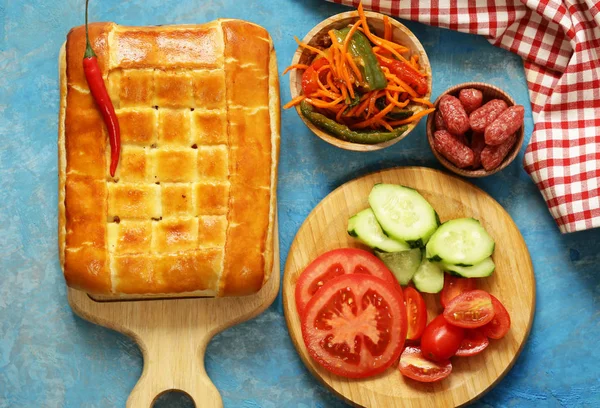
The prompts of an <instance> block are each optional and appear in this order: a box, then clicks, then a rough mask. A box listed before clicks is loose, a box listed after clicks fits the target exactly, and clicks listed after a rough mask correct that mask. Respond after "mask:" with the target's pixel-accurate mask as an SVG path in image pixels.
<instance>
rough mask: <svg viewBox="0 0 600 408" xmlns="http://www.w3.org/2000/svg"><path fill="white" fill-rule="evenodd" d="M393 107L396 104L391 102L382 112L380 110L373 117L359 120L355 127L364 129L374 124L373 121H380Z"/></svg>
mask: <svg viewBox="0 0 600 408" xmlns="http://www.w3.org/2000/svg"><path fill="white" fill-rule="evenodd" d="M392 109H394V104H393V103H390V104H389V105H388V106H386V107H385V109H383V110H382V111H381V112H379V113H378V114H376V115H375V116H373V117H372V118H371V119H368V120H365V121H363V122H359V123H357V124H356V125H354V126H353V127H354V128H356V129H364V128H366V127H368V126H370V125H372V124H373V123H375V122H377V121H379V120H380V119H383V117H384V116H385V115H387V114H388V113H390V112H391V111H392Z"/></svg>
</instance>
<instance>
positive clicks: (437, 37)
mask: <svg viewBox="0 0 600 408" xmlns="http://www.w3.org/2000/svg"><path fill="white" fill-rule="evenodd" d="M83 3H84V2H83V0H61V1H59V0H53V1H50V0H46V1H41V2H31V3H30V2H21V1H11V2H9V1H8V0H0V17H1V24H0V72H1V75H0V89H1V91H0V136H1V142H2V143H1V144H0V202H2V211H0V254H1V255H0V407H1V408H6V407H45V406H47V407H59V406H67V407H111V406H124V404H125V401H126V399H127V396H128V394H129V391H130V390H131V389H132V387H133V386H134V384H135V383H136V381H137V379H138V377H139V376H140V374H141V367H142V358H141V354H140V352H139V350H138V348H137V347H136V346H135V344H134V343H133V342H132V341H131V340H130V339H129V338H127V337H125V336H123V335H121V334H118V333H115V332H112V331H110V330H107V329H105V328H102V327H99V326H95V325H93V324H91V323H88V322H86V321H84V320H82V319H80V318H78V317H77V316H75V315H74V314H73V313H72V312H71V310H70V308H69V305H68V304H67V299H66V295H65V286H64V282H63V278H62V275H61V272H60V267H59V263H58V257H57V244H56V224H57V222H56V212H57V211H56V201H57V189H56V186H57V176H56V174H57V152H56V137H57V136H56V135H57V117H58V113H57V112H58V98H59V92H58V81H57V76H58V75H57V57H58V51H59V48H60V46H61V44H62V42H63V41H64V40H65V35H66V34H67V32H68V30H69V29H70V28H71V27H72V26H75V25H79V24H81V23H82V22H83ZM91 10H92V17H91V18H92V19H94V20H112V21H116V22H118V23H121V24H129V25H153V24H173V23H202V22H206V21H210V20H213V19H215V18H218V17H233V18H242V19H247V20H251V21H254V22H256V23H259V24H261V25H263V26H264V27H266V28H267V29H268V30H269V31H270V33H271V35H272V36H273V39H274V41H275V46H276V49H277V54H278V59H279V71H280V72H281V71H282V70H283V68H284V67H285V66H286V65H287V64H288V63H289V61H290V60H291V57H292V54H293V52H294V50H295V48H296V45H295V43H294V41H293V39H292V36H293V35H298V36H299V37H303V36H304V35H305V34H306V32H308V30H310V29H311V28H312V27H313V26H314V25H315V24H317V23H318V22H319V21H321V20H322V19H324V18H326V17H328V16H330V15H332V14H335V13H338V12H341V11H344V9H343V8H342V7H339V6H334V5H331V4H326V3H324V2H322V1H321V0H311V1H301V0H296V1H294V0H281V1H276V0H269V1H258V0H246V1H239V0H227V1H163V0H131V1H127V2H121V1H117V0H110V1H109V0H105V1H102V2H100V1H93V2H92V7H91ZM405 24H406V25H407V26H408V27H409V28H410V29H411V30H413V31H414V32H415V34H416V35H417V36H418V37H419V38H420V39H421V42H422V43H423V45H424V46H425V49H426V50H427V52H428V55H429V58H430V60H431V65H432V67H433V78H434V81H433V82H434V86H433V96H434V97H435V96H437V95H438V94H439V93H440V92H441V91H443V90H444V89H446V88H448V87H450V86H451V85H453V84H456V83H460V82H465V81H471V80H476V81H486V82H490V83H492V84H495V85H497V86H499V87H501V88H503V89H506V90H508V91H509V92H510V93H511V94H512V96H513V97H514V98H515V99H516V100H517V101H518V102H519V103H521V104H524V105H526V106H529V104H528V95H527V87H526V83H525V78H524V74H523V69H522V63H521V61H520V60H519V58H518V57H516V56H514V55H511V54H510V53H508V52H505V51H503V50H500V49H498V48H494V47H493V46H491V45H489V44H488V43H487V42H486V41H485V39H483V38H478V37H475V36H468V35H464V34H459V33H454V32H450V31H447V30H441V29H436V28H431V27H426V26H424V25H421V24H416V23H410V22H405ZM281 84H282V86H281V90H282V91H281V96H282V100H283V101H287V100H289V98H290V92H289V89H288V82H287V78H283V79H282V81H281ZM525 129H526V135H527V136H526V137H527V139H528V138H529V135H530V133H531V130H532V121H531V113H530V110H529V109H528V110H527V115H526V127H525ZM281 136H282V138H281V139H282V149H281V164H280V175H281V176H280V180H279V224H280V237H281V263H282V270H283V265H284V262H285V259H286V257H287V252H288V249H289V247H290V244H291V242H292V240H293V238H294V235H295V233H296V231H297V230H298V228H299V227H300V225H301V223H302V221H303V220H304V218H305V217H306V216H307V215H308V213H309V212H310V211H311V209H312V208H313V207H314V206H315V205H316V204H317V203H318V202H319V201H320V200H321V199H322V198H323V197H325V196H326V195H327V194H328V193H329V192H330V191H332V190H333V189H334V188H335V187H337V186H339V185H340V184H342V183H344V182H346V181H348V180H351V179H353V178H355V177H357V176H360V175H362V174H365V173H368V172H370V171H373V170H377V169H382V168H387V167H392V166H401V165H419V166H430V167H435V168H440V165H439V164H438V163H437V162H436V160H435V158H434V156H433V154H432V153H431V151H430V150H429V147H428V145H427V141H426V138H425V131H424V123H421V124H420V125H419V126H418V127H417V129H416V130H415V131H414V132H413V133H412V134H411V135H410V136H409V137H408V138H407V139H406V140H404V141H402V142H400V143H398V144H397V145H395V146H393V147H391V148H388V149H386V150H384V151H380V152H375V153H352V152H346V151H342V150H339V149H337V148H335V147H332V146H330V145H328V144H326V143H325V142H322V141H321V140H319V139H317V138H316V137H315V136H313V135H312V134H311V133H310V132H309V131H308V130H307V129H306V127H305V126H304V125H303V124H302V122H301V121H300V119H299V118H298V116H297V115H296V112H295V111H286V112H283V115H282V131H281ZM521 159H522V152H521V155H520V156H519V157H518V158H517V160H515V162H514V163H513V164H512V165H510V166H509V167H508V168H507V169H505V170H504V171H503V172H501V173H500V174H497V175H495V176H492V177H489V178H486V179H483V180H476V181H475V184H477V185H478V186H479V187H481V188H483V189H484V190H485V191H487V192H488V193H490V194H491V195H492V196H493V197H494V198H496V199H497V200H498V201H499V202H500V204H502V205H503V206H504V207H505V208H506V209H507V211H508V212H509V213H510V214H511V215H512V217H513V218H514V220H515V222H516V224H517V225H518V226H519V228H520V230H521V232H522V234H523V236H524V237H525V241H526V242H527V244H528V246H529V250H530V252H531V256H532V259H533V264H534V266H535V271H536V279H537V312H536V317H535V321H534V325H533V330H532V332H531V336H530V338H529V341H528V342H527V344H526V346H525V348H524V350H523V353H522V354H521V356H520V357H519V359H518V361H517V363H516V365H515V366H514V368H513V369H512V371H511V372H510V373H509V374H508V375H507V376H506V378H505V379H504V380H502V381H501V382H500V383H499V384H498V385H497V386H496V387H495V388H494V389H493V390H492V391H491V392H490V393H488V394H487V395H486V396H484V397H483V398H482V399H481V400H480V401H479V402H477V405H478V406H482V407H483V406H519V407H522V406H532V407H533V406H536V407H539V406H544V407H546V406H565V407H573V406H590V407H591V406H600V382H599V376H600V369H599V362H600V352H599V351H598V349H599V348H598V344H599V340H598V339H599V338H600V323H599V320H600V270H599V267H598V266H599V265H600V255H599V253H600V230H596V231H587V232H582V233H577V234H574V235H569V236H561V235H560V234H559V232H558V229H557V228H556V226H555V224H554V222H553V220H552V218H551V217H550V214H549V213H548V211H547V210H546V207H545V204H544V202H543V200H542V197H541V195H540V194H539V193H538V191H537V189H536V188H535V186H534V185H533V183H532V182H531V181H530V179H529V177H528V176H527V175H526V174H525V173H524V171H523V170H522V167H521ZM206 368H207V371H208V374H209V375H210V377H211V378H212V380H213V381H214V383H215V385H216V386H217V388H219V390H220V391H221V394H222V396H223V400H224V404H225V406H226V407H247V408H251V407H252V408H253V407H284V406H285V407H293V406H298V407H313V406H317V407H326V406H327V407H341V406H344V404H343V403H342V402H341V401H339V400H338V399H337V398H336V397H334V396H333V395H332V394H331V393H329V392H328V391H327V390H326V389H324V388H323V387H322V386H320V385H319V384H318V383H317V382H316V381H315V380H314V379H313V377H312V376H311V375H310V374H309V372H308V371H307V370H306V369H305V368H304V366H303V365H302V362H301V361H300V359H299V358H298V356H297V355H296V352H295V350H294V348H293V346H292V343H291V341H290V339H289V337H288V333H287V329H286V326H285V321H284V318H283V312H282V304H281V297H278V298H277V300H276V301H275V303H274V304H273V306H271V307H270V308H269V309H268V311H267V312H265V313H264V314H262V315H261V316H260V317H258V318H256V319H255V320H253V321H250V322H247V323H244V324H241V325H239V326H237V327H234V328H232V329H229V330H227V331H225V332H224V333H222V334H219V335H218V336H216V337H215V338H214V340H213V341H212V342H211V343H210V345H209V347H208V351H207V354H206ZM156 405H157V406H159V405H160V406H161V407H167V406H169V407H183V406H188V405H186V403H185V401H184V400H183V398H181V396H175V397H173V396H170V397H165V398H162V399H161V401H160V403H159V404H156Z"/></svg>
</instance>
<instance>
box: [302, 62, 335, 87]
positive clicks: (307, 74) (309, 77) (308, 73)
mask: <svg viewBox="0 0 600 408" xmlns="http://www.w3.org/2000/svg"><path fill="white" fill-rule="evenodd" d="M328 63H329V61H327V59H326V58H319V59H316V60H314V61H313V63H312V64H311V65H310V66H309V67H308V68H306V70H305V71H304V73H303V74H302V92H303V93H304V95H306V96H310V95H311V94H313V93H315V92H317V91H318V90H319V83H318V82H317V80H318V79H319V76H318V75H317V71H318V70H319V68H321V67H322V66H324V65H326V64H328ZM321 79H323V78H321Z"/></svg>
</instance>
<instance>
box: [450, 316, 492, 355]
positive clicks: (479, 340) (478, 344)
mask: <svg viewBox="0 0 600 408" xmlns="http://www.w3.org/2000/svg"><path fill="white" fill-rule="evenodd" d="M488 324H489V323H488ZM489 344H490V341H489V340H488V338H487V337H486V335H485V334H483V333H482V332H481V329H467V330H465V338H464V339H463V341H462V342H461V343H460V347H459V348H458V350H457V351H456V354H455V355H456V356H458V357H468V356H474V355H475V354H479V353H481V352H482V351H483V350H485V348H486V347H487V346H488V345H489Z"/></svg>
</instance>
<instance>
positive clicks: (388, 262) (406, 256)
mask: <svg viewBox="0 0 600 408" xmlns="http://www.w3.org/2000/svg"><path fill="white" fill-rule="evenodd" d="M375 255H377V257H378V258H379V259H381V260H382V261H383V263H384V264H385V266H387V267H388V269H389V270H390V271H392V273H393V274H394V276H395V277H396V279H398V282H400V284H401V285H408V282H410V280H411V279H412V277H413V275H414V274H415V272H416V271H417V269H418V268H419V265H420V264H421V250H420V249H418V248H414V249H409V250H408V251H402V252H379V251H376V252H375Z"/></svg>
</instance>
